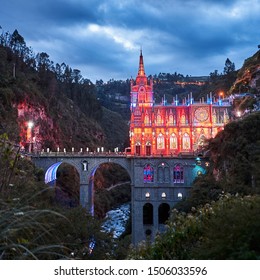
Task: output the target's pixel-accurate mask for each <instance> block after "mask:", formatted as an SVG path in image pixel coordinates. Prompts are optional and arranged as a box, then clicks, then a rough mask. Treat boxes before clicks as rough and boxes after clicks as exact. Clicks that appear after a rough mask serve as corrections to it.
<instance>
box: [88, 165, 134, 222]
mask: <svg viewBox="0 0 260 280" xmlns="http://www.w3.org/2000/svg"><path fill="white" fill-rule="evenodd" d="M113 169H116V170H117V171H116V172H120V171H121V172H122V173H123V174H127V175H125V176H126V178H123V176H122V177H120V175H118V176H114V178H113V174H114V170H113ZM111 170H112V171H111ZM118 170H119V171H118ZM103 172H106V174H102V173H103ZM109 172H110V174H109ZM111 172H112V173H111ZM111 174H112V176H111ZM96 176H98V177H96ZM100 177H102V178H101V180H98V179H97V178H100ZM102 179H103V180H104V181H103V182H101V183H100V181H102ZM114 179H116V180H115V181H114ZM120 179H122V181H120ZM124 185H128V190H129V192H130V194H129V196H128V198H129V200H131V189H130V188H131V174H130V172H129V170H128V169H127V167H126V166H124V164H121V163H119V162H112V161H101V162H99V163H98V164H97V165H96V166H94V167H93V168H92V169H91V172H90V175H89V178H88V195H89V196H88V198H89V199H88V204H89V210H90V213H91V215H92V216H94V215H95V216H98V217H101V218H102V217H104V215H102V214H104V213H105V212H106V211H105V212H104V209H105V210H107V211H109V210H111V208H110V209H108V206H107V205H106V204H107V203H106V204H104V205H103V206H102V207H100V205H101V204H100V202H101V200H100V197H101V199H102V195H103V197H104V192H108V193H107V197H108V200H109V199H110V198H111V193H113V194H115V195H114V196H113V199H114V200H116V199H117V191H116V188H117V187H118V188H119V187H120V186H122V188H123V187H124ZM118 188H117V189H118ZM97 192H98V193H97ZM119 193H120V191H119ZM97 195H98V196H97ZM99 195H101V196H99ZM105 195H106V194H105ZM96 203H97V204H96ZM95 204H96V206H95ZM96 207H97V208H96ZM100 209H101V211H100Z"/></svg>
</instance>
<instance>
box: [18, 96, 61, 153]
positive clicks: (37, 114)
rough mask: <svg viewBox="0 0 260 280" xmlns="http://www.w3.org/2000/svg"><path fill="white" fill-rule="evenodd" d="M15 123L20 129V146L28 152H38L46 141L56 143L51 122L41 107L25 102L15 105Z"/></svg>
mask: <svg viewBox="0 0 260 280" xmlns="http://www.w3.org/2000/svg"><path fill="white" fill-rule="evenodd" d="M15 107H16V108H17V116H18V119H17V122H18V125H19V127H20V145H21V147H22V148H24V149H26V150H28V149H29V146H30V149H31V150H34V151H36V150H37V151H40V150H41V148H42V146H43V145H44V143H45V142H46V141H48V142H49V143H57V142H58V141H59V139H57V136H56V133H55V131H56V129H55V126H54V123H53V120H52V119H51V118H50V117H49V116H48V115H47V113H46V110H45V108H44V107H43V106H41V105H39V104H37V105H33V104H31V103H29V102H27V101H24V102H20V103H19V104H16V105H15Z"/></svg>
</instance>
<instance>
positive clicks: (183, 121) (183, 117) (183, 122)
mask: <svg viewBox="0 0 260 280" xmlns="http://www.w3.org/2000/svg"><path fill="white" fill-rule="evenodd" d="M181 124H186V118H185V115H182V116H181Z"/></svg>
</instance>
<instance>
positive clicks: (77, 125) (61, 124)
mask: <svg viewBox="0 0 260 280" xmlns="http://www.w3.org/2000/svg"><path fill="white" fill-rule="evenodd" d="M13 65H16V67H15V73H14V71H13V70H14V68H13ZM71 75H72V74H71ZM103 111H104V109H103V107H102V106H101V105H100V103H99V101H98V99H97V98H96V95H95V86H94V85H93V84H90V83H89V82H88V81H87V80H83V81H82V83H76V82H75V81H72V80H69V81H63V80H59V79H58V78H57V76H56V73H55V72H53V71H52V70H48V69H47V70H44V71H39V70H37V69H35V68H32V67H31V66H30V65H27V64H26V63H25V62H24V61H23V60H22V59H21V58H20V57H19V56H17V55H16V54H15V53H13V52H12V50H11V49H10V48H8V47H3V46H1V45H0V134H2V133H7V134H8V136H9V138H10V140H12V141H14V142H16V143H20V144H21V145H22V146H23V147H24V148H25V149H28V147H31V148H33V149H34V150H37V151H40V150H42V149H47V148H49V149H50V150H52V151H56V149H57V148H58V147H59V148H60V150H63V149H64V148H66V150H67V151H70V150H71V149H72V148H74V149H75V151H77V150H80V149H83V150H85V149H86V148H89V150H90V151H91V150H92V151H95V150H96V149H97V147H104V148H105V150H108V149H110V150H112V149H113V148H115V147H116V146H115V145H117V144H118V143H124V142H125V139H126V138H127V137H128V126H127V124H126V122H125V121H123V120H122V117H121V116H120V115H118V116H117V121H116V122H113V123H110V124H109V129H107V127H106V126H107V120H109V119H110V117H111V116H114V114H113V112H111V111H109V110H106V113H105V116H103ZM31 122H32V123H31ZM31 126H32V127H31ZM118 127H120V128H122V127H123V128H124V129H123V133H122V134H116V135H112V137H111V133H110V132H111V131H117V130H118ZM109 133H110V134H109ZM122 148H123V147H122Z"/></svg>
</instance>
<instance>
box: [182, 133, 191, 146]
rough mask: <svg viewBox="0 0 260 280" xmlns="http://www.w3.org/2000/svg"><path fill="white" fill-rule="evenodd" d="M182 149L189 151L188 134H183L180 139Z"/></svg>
mask: <svg viewBox="0 0 260 280" xmlns="http://www.w3.org/2000/svg"><path fill="white" fill-rule="evenodd" d="M182 148H183V150H189V149H190V136H189V134H188V133H186V132H185V133H184V135H183V137H182Z"/></svg>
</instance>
